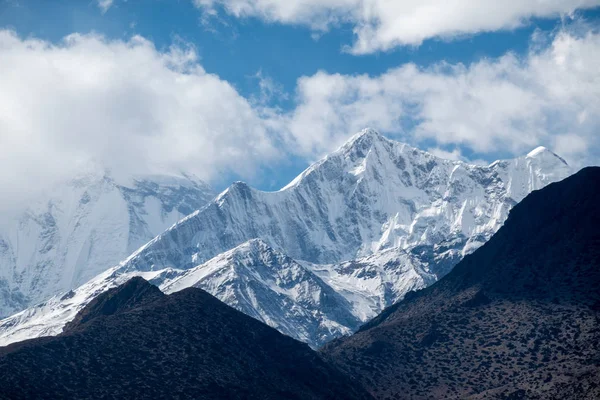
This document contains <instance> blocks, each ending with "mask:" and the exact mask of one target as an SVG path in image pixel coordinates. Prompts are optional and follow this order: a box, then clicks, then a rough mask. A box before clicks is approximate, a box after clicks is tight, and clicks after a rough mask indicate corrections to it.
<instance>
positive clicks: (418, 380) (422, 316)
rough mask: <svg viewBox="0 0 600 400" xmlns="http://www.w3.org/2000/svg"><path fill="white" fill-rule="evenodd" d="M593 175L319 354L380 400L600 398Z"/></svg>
mask: <svg viewBox="0 0 600 400" xmlns="http://www.w3.org/2000/svg"><path fill="white" fill-rule="evenodd" d="M599 205H600V168H597V167H596V168H586V169H583V170H582V171H580V172H579V173H577V174H576V175H574V176H572V177H569V178H567V179H565V180H563V181H562V182H559V183H554V184H551V185H549V186H548V187H546V188H545V189H542V190H539V191H536V192H533V193H532V194H530V195H529V196H528V197H527V198H525V199H524V200H523V201H522V202H521V203H520V204H518V205H517V206H515V207H514V208H513V210H512V211H511V213H510V215H509V218H508V220H507V221H506V223H505V225H504V226H503V227H502V228H501V229H500V230H499V231H498V233H496V235H494V236H493V237H492V239H490V241H489V242H488V243H486V244H485V245H484V246H482V247H481V248H480V249H478V250H477V251H476V252H475V253H473V254H472V255H469V256H467V257H465V259H464V260H463V261H462V262H460V263H459V264H458V265H457V266H456V267H455V268H454V270H453V271H452V272H450V273H449V274H448V275H447V276H446V277H445V278H443V279H442V280H440V281H439V282H437V283H435V284H434V285H432V286H430V287H429V288H427V289H424V290H421V291H418V292H416V293H411V294H409V295H407V296H406V298H405V300H404V301H401V302H400V303H398V304H396V305H394V306H392V307H389V308H388V309H386V310H385V311H384V312H383V313H382V314H381V315H380V316H378V317H377V318H375V319H374V320H373V321H371V322H369V323H368V324H366V325H365V326H364V327H363V328H361V330H360V331H359V332H358V333H356V334H355V335H353V336H351V337H349V338H344V339H339V340H337V341H334V342H333V343H330V344H329V345H326V346H325V348H324V349H323V350H322V353H323V354H324V355H326V357H327V358H328V359H329V360H331V361H332V362H333V363H335V364H336V365H338V366H340V367H341V368H343V369H345V370H346V371H347V372H349V373H350V374H352V375H353V376H355V377H356V378H357V379H359V380H360V381H361V382H362V383H363V385H364V386H365V387H366V388H367V389H369V390H370V392H371V393H372V394H373V395H375V397H377V398H380V399H386V398H431V397H434V398H527V399H531V398H540V399H548V398H555V399H565V398H568V399H597V398H600V290H599V288H600V208H599Z"/></svg>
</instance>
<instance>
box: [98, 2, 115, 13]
mask: <svg viewBox="0 0 600 400" xmlns="http://www.w3.org/2000/svg"><path fill="white" fill-rule="evenodd" d="M113 2H114V1H113V0H98V7H99V8H100V11H102V14H104V13H105V12H107V11H108V9H109V8H111V7H112V5H113Z"/></svg>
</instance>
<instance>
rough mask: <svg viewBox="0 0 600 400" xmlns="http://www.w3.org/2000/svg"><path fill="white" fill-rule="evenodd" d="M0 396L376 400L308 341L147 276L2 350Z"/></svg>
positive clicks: (197, 293)
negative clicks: (56, 329) (55, 327)
mask: <svg viewBox="0 0 600 400" xmlns="http://www.w3.org/2000/svg"><path fill="white" fill-rule="evenodd" d="M0 398H6V399H58V398H61V399H63V398H77V399H89V398H190V399H192V398H193V399H217V398H227V399H250V398H254V399H281V398H287V399H339V398H344V399H368V398H370V396H369V395H368V394H367V393H366V392H364V391H363V390H362V389H361V388H360V387H358V386H357V384H355V383H354V382H352V381H351V380H349V379H348V378H346V377H345V376H344V375H342V374H341V373H340V372H339V371H337V370H336V369H335V368H333V367H330V366H328V365H327V364H326V363H325V362H324V361H323V360H322V359H321V358H320V357H319V356H318V354H317V353H315V352H313V351H312V350H310V348H309V347H308V346H307V345H306V344H303V343H300V342H297V341H296V340H294V339H291V338H289V337H287V336H284V335H282V334H280V333H279V332H277V331H276V330H275V329H273V328H270V327H268V326H267V325H264V324H263V323H261V322H259V321H257V320H255V319H253V318H251V317H248V316H246V315H244V314H242V313H241V312H239V311H236V310H234V309H233V308H230V307H229V306H227V305H225V304H223V303H221V302H220V301H219V300H217V299H216V298H214V297H212V296H211V295H209V294H208V293H206V292H205V291H203V290H201V289H196V288H189V289H186V290H183V291H181V292H178V293H175V294H172V295H169V296H167V295H165V294H163V293H162V292H161V291H160V290H159V289H158V288H156V287H155V286H152V285H150V284H149V283H148V282H146V281H145V280H143V279H142V278H133V279H131V280H129V281H128V282H127V283H125V284H124V285H121V286H119V287H118V288H114V289H111V290H109V291H107V292H105V293H103V294H101V295H100V296H98V297H97V298H96V299H94V300H93V301H92V302H90V304H88V306H87V307H86V308H84V309H83V310H82V311H81V312H80V313H79V314H78V315H77V316H76V317H75V319H74V320H73V321H72V322H71V323H69V324H68V325H67V326H66V327H65V331H64V332H63V333H62V334H61V335H59V336H56V337H48V338H40V339H34V340H30V341H26V342H21V343H16V344H13V345H11V346H9V347H5V348H2V349H0Z"/></svg>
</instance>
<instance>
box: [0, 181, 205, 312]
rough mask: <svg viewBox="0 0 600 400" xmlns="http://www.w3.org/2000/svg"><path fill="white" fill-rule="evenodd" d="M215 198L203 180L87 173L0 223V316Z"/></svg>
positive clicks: (64, 287)
mask: <svg viewBox="0 0 600 400" xmlns="http://www.w3.org/2000/svg"><path fill="white" fill-rule="evenodd" d="M212 197H213V194H212V190H211V189H210V188H209V187H208V186H206V185H205V184H204V183H202V182H201V181H199V180H197V179H195V178H191V177H187V176H180V177H172V176H152V177H139V178H136V179H130V180H128V181H127V182H126V183H123V182H116V181H115V180H114V179H113V178H111V177H110V175H108V174H106V173H104V172H98V171H93V172H89V173H82V174H81V176H79V177H78V178H76V179H73V180H71V181H69V182H66V183H64V184H61V185H57V186H56V187H55V188H54V189H53V190H50V191H49V192H47V193H45V194H44V195H43V196H41V197H40V198H39V199H38V200H37V201H36V202H35V203H33V204H30V205H28V206H26V207H25V208H24V211H23V212H22V213H20V214H18V215H16V216H12V217H11V218H2V221H0V316H7V315H9V314H13V313H15V312H17V311H20V310H22V309H24V308H26V307H28V306H31V305H33V304H37V303H39V302H41V301H44V300H47V299H48V298H50V297H51V296H53V295H55V294H57V293H61V292H66V291H68V290H70V289H73V288H76V287H78V286H80V285H81V284H83V283H85V282H87V281H88V280H90V279H91V278H93V277H95V276H96V275H98V274H99V273H101V272H103V271H105V270H106V269H107V267H110V266H112V265H115V264H117V263H118V262H119V261H121V260H123V259H124V258H125V257H127V256H128V255H129V254H131V253H132V252H133V251H135V250H136V249H138V248H139V247H140V246H142V245H143V244H145V243H146V242H148V241H149V240H150V239H152V238H153V237H155V236H156V235H158V234H159V233H161V232H163V231H164V230H165V229H167V228H169V227H170V226H171V225H173V224H174V223H175V222H177V221H178V220H180V219H181V218H183V217H184V216H186V215H188V214H189V213H191V212H193V211H195V210H197V209H199V208H201V207H202V206H204V205H205V204H206V203H208V201H209V200H210V199H211V198H212Z"/></svg>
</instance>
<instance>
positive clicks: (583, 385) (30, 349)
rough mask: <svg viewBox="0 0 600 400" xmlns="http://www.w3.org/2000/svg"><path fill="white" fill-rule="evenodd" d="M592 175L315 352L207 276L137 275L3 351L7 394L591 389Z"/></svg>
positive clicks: (599, 349)
mask: <svg viewBox="0 0 600 400" xmlns="http://www.w3.org/2000/svg"><path fill="white" fill-rule="evenodd" d="M598 187H600V168H598V167H590V168H585V169H583V170H581V171H579V172H578V173H577V174H575V175H573V176H570V177H568V178H566V179H564V180H562V181H560V182H557V183H553V184H550V185H548V186H547V187H545V188H543V189H541V190H537V191H534V192H533V193H531V194H529V195H528V196H527V197H526V198H525V199H524V200H523V201H521V202H520V203H519V204H517V205H516V206H515V207H514V208H513V209H512V210H511V211H510V214H509V216H508V218H507V220H506V222H505V223H504V224H503V226H502V227H501V228H500V229H499V230H498V232H497V233H495V234H494V235H493V236H492V238H491V239H490V240H489V241H488V242H487V243H485V244H484V245H483V246H480V247H479V248H478V249H477V250H475V251H474V252H473V253H471V254H469V255H466V256H465V257H464V259H463V260H462V261H460V262H459V263H458V264H457V265H456V266H455V267H454V268H453V269H452V271H450V272H449V273H448V274H446V275H445V276H444V277H442V278H441V279H439V280H438V281H437V282H435V283H433V284H431V286H429V287H427V288H424V289H420V290H416V291H411V292H409V293H408V294H407V295H406V296H405V298H404V299H403V300H401V301H399V302H397V303H395V304H393V305H392V306H390V307H387V308H386V309H385V310H383V312H381V313H380V314H379V315H378V316H376V317H375V318H373V319H372V320H370V321H369V322H368V323H366V324H364V325H363V326H362V327H361V328H360V329H359V330H358V332H356V333H354V334H353V335H351V336H346V337H342V338H338V339H336V340H333V341H332V342H330V343H328V344H326V345H325V346H323V347H322V348H321V350H320V351H319V352H315V351H313V350H311V349H310V348H309V347H308V346H307V345H305V344H303V343H300V342H298V341H296V340H294V339H292V338H289V337H286V336H285V335H282V334H281V333H279V332H277V331H276V330H275V329H272V328H270V327H268V326H267V325H266V324H263V323H262V322H260V321H258V320H257V319H256V318H251V317H249V316H247V315H245V314H244V313H241V312H239V311H236V310H235V309H233V308H232V307H229V306H227V305H225V304H224V303H222V302H220V301H218V300H217V299H216V298H214V297H213V296H211V295H210V294H208V293H207V292H205V291H204V290H202V289H198V288H194V287H187V288H185V289H182V290H180V291H176V292H174V293H172V294H169V295H165V294H163V293H162V292H161V291H160V290H159V289H158V288H156V287H155V286H152V285H151V284H149V283H148V282H146V281H145V280H144V279H142V278H140V277H133V278H130V279H128V280H127V281H126V282H125V283H124V284H122V285H120V286H118V287H116V288H112V289H108V290H105V291H104V292H103V293H100V294H99V295H98V296H96V297H95V298H94V299H91V300H90V301H89V302H88V304H87V305H86V306H85V307H83V308H82V309H81V310H80V311H79V312H78V313H77V314H76V315H75V316H74V318H72V319H71V321H70V322H69V323H68V324H66V326H65V327H64V331H63V332H62V333H60V334H58V335H57V336H50V337H42V338H36V339H32V340H27V341H24V342H20V343H14V344H11V345H9V346H7V347H4V348H0V398H7V399H8V398H10V399H19V398H28V399H29V398H31V399H38V398H40V399H41V398H66V397H77V398H84V399H85V398H100V397H103V398H122V397H152V398H167V397H168V398H173V397H177V398H291V399H293V398H298V399H309V398H310V399H335V398H344V399H354V398H361V399H369V398H375V399H396V398H411V399H429V398H447V399H583V400H587V399H590V400H591V399H596V398H598V397H599V396H600V383H599V382H600V292H598V290H597V289H598V287H600V268H599V266H600V230H599V229H598V226H600V212H599V209H598V204H599V202H600V191H599V190H598ZM265 245H266V244H265V243H264V242H262V241H257V240H255V241H251V242H250V243H249V244H248V246H250V247H251V248H250V249H248V251H250V252H258V253H260V254H264V253H265V249H263V248H262V247H263V246H265ZM227 257H231V258H233V259H234V260H235V261H236V262H239V261H240V260H239V258H236V257H238V256H237V255H236V254H234V253H231V254H229V255H228V256H227ZM277 257H279V255H278V254H277V253H275V254H273V255H272V258H264V259H263V260H262V261H263V263H264V268H268V267H269V265H270V264H269V261H275V260H279V259H278V258H277ZM279 261H284V262H287V261H289V260H286V259H281V260H279ZM241 266H243V264H241ZM241 266H240V268H241ZM207 268H208V267H207ZM289 268H291V269H294V268H295V266H294V265H291V266H290V267H289ZM189 271H193V270H189ZM213 272H214V271H213ZM213 272H206V275H210V274H211V273H213ZM153 273H154V274H158V273H157V272H153ZM190 273H192V274H194V275H197V274H199V272H198V271H194V272H190ZM146 274H150V272H146ZM161 274H162V278H159V276H158V275H156V276H154V279H159V280H160V279H167V280H170V278H168V277H167V276H166V275H168V274H167V273H166V272H163V273H161ZM120 276H124V275H120ZM181 276H185V273H184V275H180V276H179V279H183V278H181ZM177 279H178V277H176V278H175V279H174V280H170V281H171V282H173V283H176V282H177ZM194 280H195V279H194ZM183 286H186V285H183Z"/></svg>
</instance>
